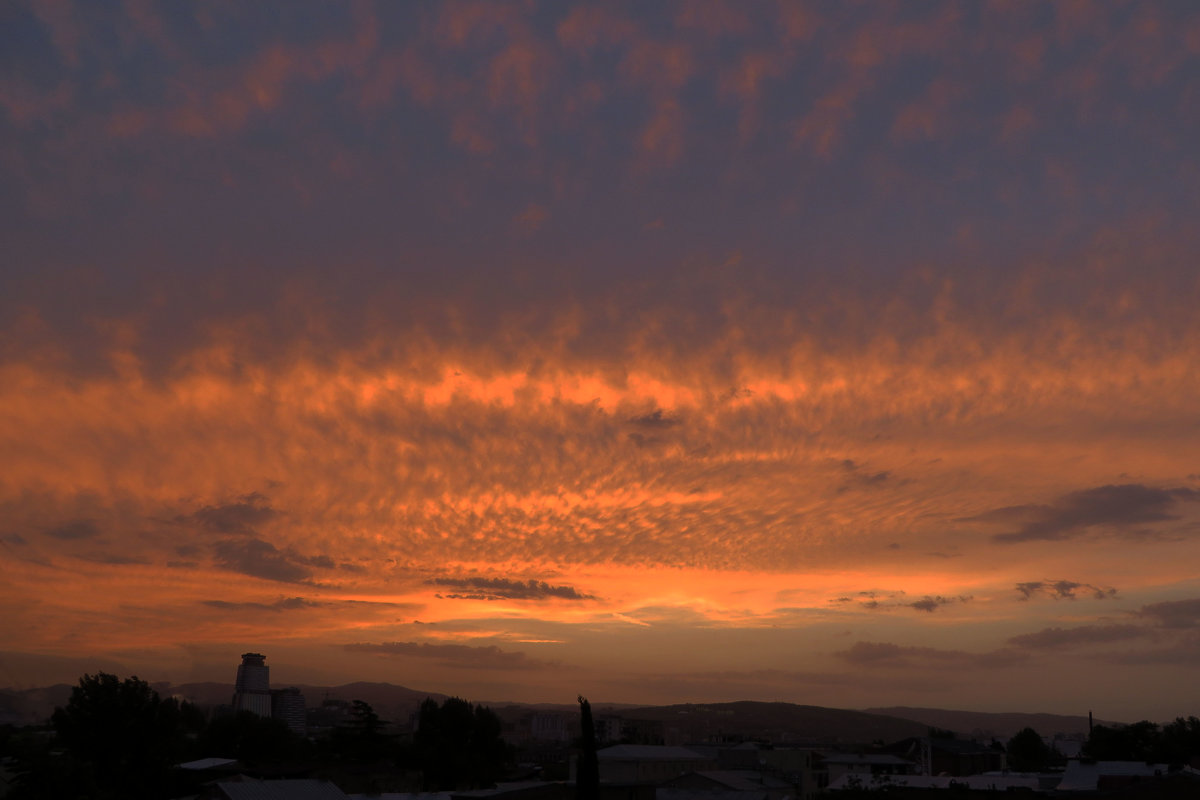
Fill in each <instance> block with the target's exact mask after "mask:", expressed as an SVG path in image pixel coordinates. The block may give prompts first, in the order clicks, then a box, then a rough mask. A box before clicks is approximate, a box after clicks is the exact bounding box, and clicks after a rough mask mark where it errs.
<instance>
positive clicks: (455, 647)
mask: <svg viewBox="0 0 1200 800" xmlns="http://www.w3.org/2000/svg"><path fill="white" fill-rule="evenodd" d="M344 648H345V649H346V650H348V651H350V652H352V653H377V654H379V655H388V656H407V657H413V658H433V659H437V660H439V661H440V662H441V663H442V664H443V665H444V666H447V667H456V668H460V669H462V668H465V669H530V668H534V667H548V666H552V665H551V663H550V662H547V661H539V660H537V659H533V658H529V657H528V656H527V655H525V654H524V653H522V652H520V651H508V650H501V649H500V648H499V647H496V646H495V645H488V646H486V647H472V646H470V645H465V644H431V643H429V642H381V643H378V644H371V643H365V642H362V643H354V644H347V645H344Z"/></svg>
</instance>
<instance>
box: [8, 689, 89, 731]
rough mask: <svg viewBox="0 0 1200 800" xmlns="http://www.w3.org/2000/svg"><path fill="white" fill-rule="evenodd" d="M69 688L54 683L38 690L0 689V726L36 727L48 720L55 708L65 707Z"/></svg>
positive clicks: (69, 693) (69, 694)
mask: <svg viewBox="0 0 1200 800" xmlns="http://www.w3.org/2000/svg"><path fill="white" fill-rule="evenodd" d="M71 688H72V687H71V686H70V685H68V684H65V683H56V684H55V685H53V686H44V687H42V688H40V689H0V724H8V725H38V724H41V723H42V722H45V721H46V720H47V719H49V717H50V715H51V714H52V713H53V712H54V708H55V706H61V705H65V704H66V702H67V699H68V698H70V696H71Z"/></svg>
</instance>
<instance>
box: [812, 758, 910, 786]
mask: <svg viewBox="0 0 1200 800" xmlns="http://www.w3.org/2000/svg"><path fill="white" fill-rule="evenodd" d="M822 760H823V761H824V762H825V769H826V771H827V772H828V773H829V783H830V784H831V785H832V784H833V783H834V782H835V781H836V780H837V779H838V778H840V777H842V776H843V775H858V776H864V775H865V776H868V777H869V776H872V775H913V774H915V773H916V772H917V771H918V770H917V765H916V764H915V763H914V762H912V761H909V760H908V759H905V758H900V756H897V755H893V754H891V753H866V754H863V753H826V754H825V755H824V756H823V757H822Z"/></svg>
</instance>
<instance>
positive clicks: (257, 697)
mask: <svg viewBox="0 0 1200 800" xmlns="http://www.w3.org/2000/svg"><path fill="white" fill-rule="evenodd" d="M266 660H267V657H266V656H264V655H263V654H262V653H242V663H241V665H240V666H239V667H238V670H237V683H235V684H234V691H233V710H234V711H251V712H253V713H255V714H258V715H259V716H260V717H269V716H271V668H270V667H268V666H267V665H266V664H265V663H263V662H265V661H266Z"/></svg>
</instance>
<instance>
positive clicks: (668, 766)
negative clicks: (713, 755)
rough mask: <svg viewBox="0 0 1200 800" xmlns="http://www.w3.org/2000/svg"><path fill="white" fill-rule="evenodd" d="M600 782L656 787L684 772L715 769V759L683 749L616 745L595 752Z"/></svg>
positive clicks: (648, 745) (662, 746)
mask: <svg viewBox="0 0 1200 800" xmlns="http://www.w3.org/2000/svg"><path fill="white" fill-rule="evenodd" d="M596 757H597V759H598V760H599V762H600V782H601V783H609V784H647V785H656V784H660V783H664V782H666V781H669V780H670V779H672V778H677V777H679V776H680V775H684V774H686V773H688V772H696V771H697V770H704V769H715V768H716V767H717V762H716V760H715V759H710V758H707V757H705V756H703V755H701V754H700V753H697V752H695V751H693V750H689V749H687V748H686V747H669V746H667V745H653V744H618V745H614V746H613V747H605V748H604V749H602V750H599V751H597V753H596Z"/></svg>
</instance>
